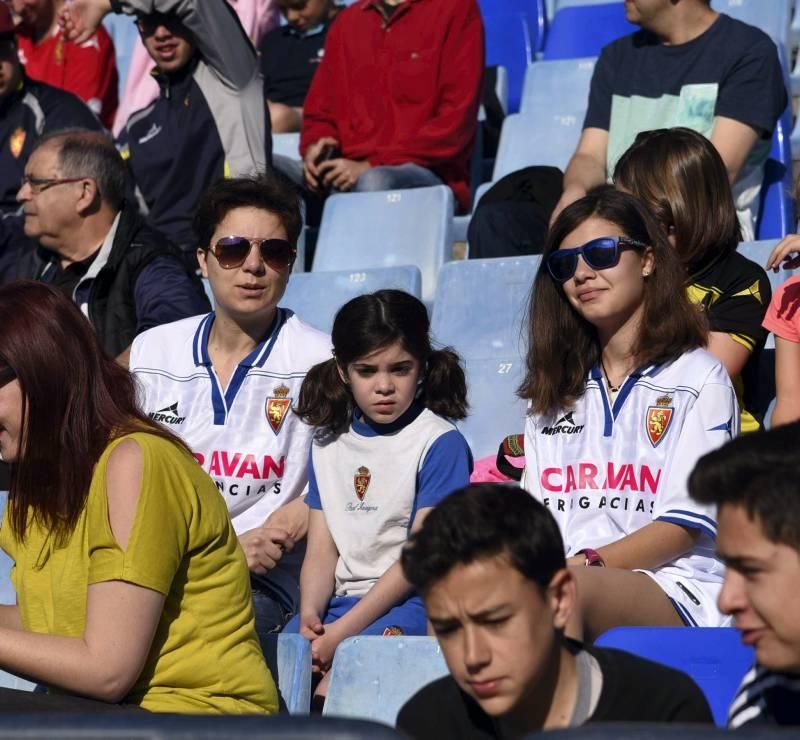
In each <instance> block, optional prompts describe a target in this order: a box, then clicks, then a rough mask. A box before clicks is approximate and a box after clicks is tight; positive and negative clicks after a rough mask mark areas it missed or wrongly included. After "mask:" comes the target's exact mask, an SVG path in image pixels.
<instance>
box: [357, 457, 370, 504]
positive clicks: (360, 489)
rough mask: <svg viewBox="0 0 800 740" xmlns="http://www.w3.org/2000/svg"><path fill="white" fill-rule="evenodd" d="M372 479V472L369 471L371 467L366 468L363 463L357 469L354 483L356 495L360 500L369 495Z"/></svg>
mask: <svg viewBox="0 0 800 740" xmlns="http://www.w3.org/2000/svg"><path fill="white" fill-rule="evenodd" d="M371 480H372V473H370V472H369V468H365V467H364V466H363V465H362V466H361V467H360V468H359V469H358V470H356V474H355V475H354V476H353V485H354V486H355V489H356V496H358V500H359V501H363V500H364V496H366V495H367V489H368V488H369V482H370V481H371Z"/></svg>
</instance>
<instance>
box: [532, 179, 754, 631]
mask: <svg viewBox="0 0 800 740" xmlns="http://www.w3.org/2000/svg"><path fill="white" fill-rule="evenodd" d="M684 280H685V272H684V269H683V267H682V265H681V264H680V262H679V260H678V257H677V255H676V252H675V250H674V249H672V248H671V247H670V245H669V242H667V240H666V237H665V236H664V232H663V231H662V229H661V227H660V226H659V224H658V223H657V222H656V221H655V219H654V218H653V216H651V214H650V212H649V211H648V210H647V209H646V208H645V207H644V205H643V204H642V203H641V202H640V201H639V200H637V199H636V198H634V197H633V196H632V195H629V194H628V193H623V192H619V191H615V190H613V189H611V188H610V187H608V186H604V187H602V188H598V189H597V190H595V191H593V192H592V193H590V194H589V195H587V196H585V197H584V198H581V199H580V200H577V201H575V202H574V203H572V204H571V205H570V206H568V207H567V208H565V209H564V210H563V211H562V213H561V214H560V215H559V217H558V218H557V219H556V221H555V223H554V224H553V228H552V229H551V230H550V233H549V235H548V238H547V243H546V245H545V251H544V255H543V261H542V265H541V267H540V269H539V272H538V274H537V275H536V279H535V281H534V284H533V290H532V292H531V306H535V307H536V308H535V310H531V311H530V315H529V319H528V322H529V323H528V347H529V350H528V358H527V366H528V372H527V374H526V376H525V379H524V381H523V383H522V386H521V388H520V395H521V396H522V397H523V398H525V399H527V400H528V401H529V402H530V414H529V416H528V420H527V423H526V425H525V476H524V481H525V486H526V487H527V488H528V490H529V491H530V492H531V493H532V494H533V495H534V496H535V497H536V498H537V499H539V500H541V501H542V502H543V503H544V504H545V506H547V507H548V508H549V509H550V510H551V511H552V512H553V515H554V516H555V518H556V521H557V522H558V523H559V526H560V527H561V533H562V535H563V537H564V544H565V546H566V551H567V556H568V559H567V563H568V564H569V565H571V566H574V569H575V577H576V579H577V581H578V607H577V609H576V610H575V611H574V613H573V620H572V624H571V626H570V631H569V632H568V634H570V635H571V636H582V637H584V638H585V639H587V640H589V641H591V640H594V639H595V638H596V637H597V636H598V635H600V634H601V633H603V632H605V631H606V630H607V629H610V628H611V627H616V626H625V625H665V626H679V625H682V624H687V625H691V626H705V627H716V626H721V625H722V624H723V623H724V622H725V619H724V618H723V617H722V615H720V613H719V611H718V610H717V607H716V598H717V594H718V592H719V589H720V586H721V583H722V567H721V565H720V562H719V560H718V559H717V558H716V556H715V554H714V536H715V534H716V523H715V521H714V514H715V512H714V509H713V507H707V506H700V505H698V504H695V503H693V502H692V501H691V500H690V499H689V494H688V491H687V489H686V482H687V479H688V477H689V472H690V471H691V469H692V467H693V465H694V462H695V460H697V458H698V457H699V456H700V455H702V454H703V453H704V452H707V451H708V450H711V449H714V448H715V447H718V446H719V445H721V444H723V443H724V442H726V441H727V440H729V439H730V438H731V437H732V436H735V435H736V434H737V433H738V429H739V409H738V407H737V404H736V395H735V393H734V390H733V386H732V384H731V381H730V378H729V377H728V374H727V372H726V371H725V368H724V367H723V365H722V364H721V363H720V362H719V360H717V359H716V358H715V357H714V356H713V355H711V354H709V353H708V352H706V351H705V350H704V349H702V348H703V346H704V345H705V343H706V330H705V328H706V327H705V320H704V318H703V316H702V314H701V313H700V312H699V311H697V310H696V309H695V308H694V307H693V306H692V305H691V303H690V302H689V299H688V297H687V296H686V293H685V291H684V288H683V285H684ZM565 337H569V341H568V342H566V341H564V338H565ZM587 566H588V567H587ZM591 566H594V567H591Z"/></svg>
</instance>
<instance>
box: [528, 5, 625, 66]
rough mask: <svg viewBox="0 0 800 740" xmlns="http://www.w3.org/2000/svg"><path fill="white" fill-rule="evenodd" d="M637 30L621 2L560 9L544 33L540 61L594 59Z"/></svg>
mask: <svg viewBox="0 0 800 740" xmlns="http://www.w3.org/2000/svg"><path fill="white" fill-rule="evenodd" d="M638 30H639V26H636V25H634V24H632V23H629V22H628V20H627V18H626V17H625V6H624V4H623V3H620V2H609V3H603V4H599V5H598V4H591V5H579V6H576V5H572V6H567V7H563V8H559V9H557V10H556V12H555V15H554V16H553V21H552V22H551V23H550V27H549V29H548V31H547V36H546V37H545V41H544V48H543V49H542V58H543V59H574V58H577V57H596V56H598V55H599V54H600V51H601V50H602V48H603V47H604V46H606V44H610V43H611V42H612V41H615V40H616V39H618V38H620V37H622V36H626V35H628V34H630V33H634V32H636V31H638Z"/></svg>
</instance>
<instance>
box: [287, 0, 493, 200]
mask: <svg viewBox="0 0 800 740" xmlns="http://www.w3.org/2000/svg"><path fill="white" fill-rule="evenodd" d="M483 58H484V57H483V25H482V23H481V16H480V11H479V9H478V5H477V3H476V0H405V2H403V3H402V4H401V5H399V6H398V7H397V9H396V10H395V12H394V14H393V15H392V17H391V19H390V20H389V21H388V23H387V22H386V21H385V20H384V17H383V15H382V13H381V11H380V9H379V2H378V0H360V1H359V2H357V3H355V4H354V5H352V6H350V7H349V8H347V9H346V10H344V11H342V12H340V13H339V16H338V17H337V19H336V23H334V24H333V25H332V26H331V30H330V31H329V32H328V38H327V41H326V42H325V56H324V57H323V59H322V63H321V64H320V65H319V69H318V70H317V73H316V75H315V76H314V81H313V82H312V84H311V89H310V90H309V92H308V95H307V96H306V100H305V106H304V113H303V133H302V136H301V139H300V151H301V153H303V154H305V151H306V149H307V148H308V146H309V145H311V144H313V143H314V142H315V141H317V140H318V139H320V138H322V137H323V136H332V137H334V138H335V139H336V140H337V141H338V142H339V147H340V149H341V151H342V155H343V156H344V157H347V158H349V159H361V160H363V159H366V160H368V161H369V163H370V164H371V165H373V166H380V165H396V164H404V163H407V162H411V163H414V164H419V165H422V166H423V167H428V168H430V169H431V170H433V171H434V172H435V173H436V174H437V175H439V177H441V178H442V180H444V182H446V183H447V184H448V185H449V186H450V187H451V188H452V189H453V192H454V193H455V196H456V199H457V200H458V202H459V205H460V206H461V208H462V209H464V210H467V209H468V207H469V161H470V155H471V153H472V147H473V144H474V139H475V131H476V128H477V120H478V107H479V106H480V96H481V80H482V75H483Z"/></svg>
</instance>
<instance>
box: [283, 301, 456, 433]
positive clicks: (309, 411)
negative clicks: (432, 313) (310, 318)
mask: <svg viewBox="0 0 800 740" xmlns="http://www.w3.org/2000/svg"><path fill="white" fill-rule="evenodd" d="M429 330H430V322H429V320H428V312H427V310H426V309H425V306H424V305H423V304H422V302H421V301H420V300H419V299H418V298H415V297H414V296H412V295H409V294H408V293H405V292H403V291H402V290H379V291H378V292H377V293H370V294H367V295H361V296H358V297H357V298H353V299H352V300H351V301H348V302H347V303H345V304H344V306H342V307H341V308H340V309H339V311H338V312H337V314H336V318H335V319H334V321H333V331H332V332H331V339H332V341H333V351H334V357H332V358H331V359H330V360H327V361H326V362H322V363H320V364H318V365H315V366H314V367H312V368H311V370H309V371H308V374H307V375H306V377H305V379H304V380H303V385H302V387H301V389H300V398H299V399H298V403H297V408H296V409H295V411H296V412H297V413H298V414H299V415H300V416H301V417H302V418H303V420H304V421H306V422H308V423H309V424H312V425H313V426H316V427H320V428H322V429H324V430H326V431H328V432H331V433H333V434H339V433H341V432H343V431H345V430H346V429H347V427H348V425H349V423H350V418H351V416H352V414H353V408H354V401H353V396H352V394H351V392H350V388H349V386H347V385H346V384H345V383H343V382H342V379H341V378H340V377H339V372H338V369H337V365H338V367H339V368H341V369H342V371H343V372H344V371H346V369H347V366H348V365H349V364H350V363H351V362H355V361H356V360H358V358H360V357H364V355H367V354H369V353H370V352H374V351H375V350H378V349H382V348H383V347H388V346H389V345H391V344H393V343H394V342H397V341H399V342H401V344H402V346H403V348H404V349H405V350H406V352H408V353H409V354H410V355H412V357H414V358H415V359H416V360H417V361H418V362H419V363H420V366H421V368H422V371H421V376H420V377H421V379H422V385H421V389H420V394H419V396H418V400H419V401H420V402H421V403H423V404H424V405H425V406H426V407H427V408H429V409H430V410H431V411H433V413H435V414H439V415H440V416H444V417H446V418H448V419H463V418H464V417H465V416H466V415H467V381H466V378H465V377H464V370H463V369H462V367H461V364H460V358H459V356H458V355H457V354H456V353H455V352H454V351H453V350H452V349H450V348H449V347H446V348H444V349H439V350H434V349H433V347H432V346H431V340H430V334H429Z"/></svg>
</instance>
